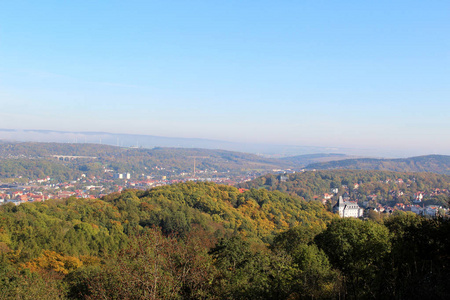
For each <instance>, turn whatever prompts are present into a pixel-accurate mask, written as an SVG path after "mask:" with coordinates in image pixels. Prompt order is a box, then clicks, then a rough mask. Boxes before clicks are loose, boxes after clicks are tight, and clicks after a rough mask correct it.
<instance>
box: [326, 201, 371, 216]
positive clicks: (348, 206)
mask: <svg viewBox="0 0 450 300" xmlns="http://www.w3.org/2000/svg"><path fill="white" fill-rule="evenodd" d="M333 212H334V213H339V216H340V217H341V218H359V217H362V216H363V212H364V209H362V208H360V207H359V205H358V203H356V202H352V201H344V200H343V199H342V196H340V197H339V200H338V202H337V203H336V205H335V206H333Z"/></svg>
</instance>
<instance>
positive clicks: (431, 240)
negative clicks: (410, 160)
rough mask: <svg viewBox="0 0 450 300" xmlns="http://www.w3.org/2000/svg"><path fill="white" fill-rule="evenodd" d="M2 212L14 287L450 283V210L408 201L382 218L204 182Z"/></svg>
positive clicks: (425, 290)
mask: <svg viewBox="0 0 450 300" xmlns="http://www.w3.org/2000/svg"><path fill="white" fill-rule="evenodd" d="M363 174H364V173H363V171H361V173H357V172H355V173H354V176H362V175H363ZM365 174H366V177H367V178H369V177H370V178H372V177H371V176H379V177H380V178H383V176H384V175H383V173H381V172H379V173H374V174H377V175H374V174H371V173H369V172H366V173H365ZM392 174H396V175H398V174H397V173H392ZM293 176H294V175H290V178H289V182H291V181H292V182H295V180H297V179H295V178H296V177H293ZM295 176H300V177H299V178H298V180H302V179H303V177H302V176H305V177H306V178H307V179H313V177H315V176H317V179H316V180H309V181H307V183H308V184H311V186H309V187H307V188H311V189H312V190H314V189H315V188H316V187H314V183H319V182H322V181H325V182H328V183H329V181H330V180H331V182H333V180H334V181H336V182H337V181H338V180H339V179H341V182H339V184H342V178H344V175H343V174H341V175H337V176H336V177H332V175H331V173H329V175H325V174H324V173H318V172H307V173H304V174H295ZM327 176H330V177H327ZM346 176H347V177H345V178H350V177H349V175H346ZM436 176H437V175H436ZM397 177H398V176H397ZM294 179H295V180H294ZM405 179H406V178H405ZM258 180H260V181H262V180H265V183H268V182H267V181H268V180H276V179H273V177H271V176H268V177H264V179H263V178H260V179H258ZM271 183H272V184H275V181H273V182H271ZM286 183H288V181H286ZM251 184H254V182H253V183H251ZM266 186H267V185H266ZM306 186H307V185H306ZM317 189H319V190H320V189H321V187H320V186H317ZM0 216H1V218H0V298H4V299H338V298H340V297H342V298H346V299H347V298H348V299H369V298H375V299H392V298H393V295H394V298H396V299H448V296H449V295H450V286H449V285H448V278H449V276H450V271H449V270H450V257H449V255H448V253H450V243H449V239H448V236H449V235H450V222H449V220H448V219H426V218H422V217H419V216H416V215H414V214H411V213H404V212H399V213H396V214H394V215H392V216H391V217H389V218H386V219H384V220H380V222H379V223H377V222H373V221H362V220H359V219H349V218H342V219H340V218H336V217H334V216H333V215H332V214H331V213H329V212H327V211H326V210H325V208H324V207H323V205H322V204H321V203H320V202H318V201H311V202H307V201H305V200H304V199H302V198H301V197H299V196H297V195H294V196H289V195H287V194H285V193H281V192H279V191H267V190H266V189H251V190H244V189H237V188H235V187H230V186H224V185H217V184H212V183H193V182H190V183H183V184H176V185H171V186H164V187H158V188H154V189H151V190H148V191H135V190H126V191H123V192H122V193H114V194H110V195H108V196H105V197H103V198H102V199H75V198H67V199H64V200H47V201H45V202H40V203H24V204H21V205H19V206H15V205H14V204H12V203H9V204H6V205H3V206H0Z"/></svg>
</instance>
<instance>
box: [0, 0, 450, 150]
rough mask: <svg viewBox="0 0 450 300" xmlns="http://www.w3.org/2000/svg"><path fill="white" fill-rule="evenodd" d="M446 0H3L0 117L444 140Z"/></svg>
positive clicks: (185, 130)
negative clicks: (154, 0) (156, 0)
mask: <svg viewBox="0 0 450 300" xmlns="http://www.w3.org/2000/svg"><path fill="white" fill-rule="evenodd" d="M449 32H450V2H449V1H312V0H311V1H158V2H153V1H2V2H1V3H0V103H1V107H0V128H15V129H50V130H67V131H106V132H115V133H133V134H149V135H159V136H171V137H195V138H208V139H219V140H227V141H237V142H257V143H274V144H288V145H303V146H325V147H354V148H358V147H360V148H379V149H389V150H394V151H400V152H401V151H404V152H405V153H416V154H428V153H441V154H450V118H449V115H450V114H449V109H450V38H449Z"/></svg>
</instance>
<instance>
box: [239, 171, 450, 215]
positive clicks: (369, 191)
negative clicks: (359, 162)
mask: <svg viewBox="0 0 450 300" xmlns="http://www.w3.org/2000/svg"><path fill="white" fill-rule="evenodd" d="M238 186H239V187H241V188H247V189H248V188H266V189H268V190H269V191H275V190H278V191H281V192H286V193H288V194H290V195H297V196H300V197H303V198H304V199H306V200H308V201H309V200H314V199H316V200H323V199H324V198H325V200H327V198H328V197H331V195H334V197H333V199H334V201H337V199H338V196H341V195H343V194H344V193H345V194H346V196H347V198H348V199H349V200H353V201H358V202H365V201H370V200H371V201H376V202H378V203H383V204H385V203H391V204H394V203H398V202H400V203H413V202H414V201H416V200H419V199H418V197H420V200H423V201H424V202H425V203H427V204H438V205H443V206H447V205H448V201H449V191H450V176H448V175H440V174H434V173H405V172H403V173H402V172H389V171H365V170H318V171H306V172H299V173H295V174H286V175H283V176H281V175H273V174H267V175H264V176H261V177H259V178H256V179H254V180H252V181H249V182H245V183H241V184H239V185H238ZM336 192H337V193H336ZM328 199H331V198H328Z"/></svg>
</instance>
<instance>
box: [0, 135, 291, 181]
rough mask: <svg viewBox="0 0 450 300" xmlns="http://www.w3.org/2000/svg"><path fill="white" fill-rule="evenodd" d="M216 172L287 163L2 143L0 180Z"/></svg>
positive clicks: (194, 152) (171, 151) (203, 152)
mask: <svg viewBox="0 0 450 300" xmlns="http://www.w3.org/2000/svg"><path fill="white" fill-rule="evenodd" d="M53 155H66V156H89V157H95V158H93V159H79V160H71V161H59V160H57V159H56V158H55V157H53ZM194 159H195V160H196V167H197V171H201V170H210V171H211V170H216V171H218V172H229V173H230V175H237V174H246V173H248V172H271V171H272V170H273V169H283V168H288V167H290V166H291V164H290V163H289V162H285V161H282V160H279V159H272V158H265V157H262V156H258V155H255V154H248V153H241V152H233V151H226V150H212V149H197V148H163V147H158V148H154V149H146V148H125V147H115V146H109V145H98V144H68V143H66V144H62V143H29V142H27V143H17V142H16V143H5V142H1V143H0V178H11V177H19V176H23V177H27V178H32V179H36V178H39V177H42V176H44V175H46V176H52V177H54V178H59V179H64V180H68V179H71V178H75V177H77V176H79V174H80V173H85V174H87V175H95V176H99V175H101V174H102V172H104V171H103V168H102V166H103V167H105V168H108V169H112V170H114V171H116V172H130V173H132V174H133V173H134V174H149V173H152V174H158V175H171V174H174V173H177V174H178V173H182V172H185V173H190V172H192V171H193V167H194Z"/></svg>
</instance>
